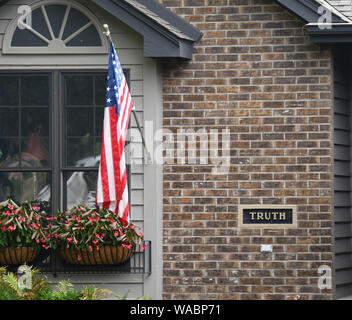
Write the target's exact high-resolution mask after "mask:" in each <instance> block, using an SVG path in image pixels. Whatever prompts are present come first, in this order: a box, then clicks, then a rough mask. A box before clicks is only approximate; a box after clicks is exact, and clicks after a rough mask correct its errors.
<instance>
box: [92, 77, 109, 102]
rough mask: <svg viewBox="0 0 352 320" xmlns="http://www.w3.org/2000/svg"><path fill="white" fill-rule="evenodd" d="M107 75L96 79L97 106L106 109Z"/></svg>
mask: <svg viewBox="0 0 352 320" xmlns="http://www.w3.org/2000/svg"><path fill="white" fill-rule="evenodd" d="M106 77H107V75H102V76H96V77H95V105H96V106H102V107H105V105H106V100H105V99H106V85H107V80H106Z"/></svg>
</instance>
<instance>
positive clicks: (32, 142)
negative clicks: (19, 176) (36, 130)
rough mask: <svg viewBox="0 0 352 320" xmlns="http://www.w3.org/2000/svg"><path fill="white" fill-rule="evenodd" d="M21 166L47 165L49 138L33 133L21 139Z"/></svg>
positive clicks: (38, 166)
mask: <svg viewBox="0 0 352 320" xmlns="http://www.w3.org/2000/svg"><path fill="white" fill-rule="evenodd" d="M21 150H22V154H21V157H22V162H21V167H22V168H25V167H31V168H40V167H47V166H48V165H49V152H48V151H49V139H48V138H41V137H40V136H39V135H38V134H33V135H31V137H30V138H29V139H22V140H21Z"/></svg>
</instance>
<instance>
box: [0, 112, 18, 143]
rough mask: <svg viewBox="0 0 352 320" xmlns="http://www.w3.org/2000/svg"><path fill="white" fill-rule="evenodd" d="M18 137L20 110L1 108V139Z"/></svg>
mask: <svg viewBox="0 0 352 320" xmlns="http://www.w3.org/2000/svg"><path fill="white" fill-rule="evenodd" d="M16 136H18V110H17V108H13V109H1V108H0V137H16Z"/></svg>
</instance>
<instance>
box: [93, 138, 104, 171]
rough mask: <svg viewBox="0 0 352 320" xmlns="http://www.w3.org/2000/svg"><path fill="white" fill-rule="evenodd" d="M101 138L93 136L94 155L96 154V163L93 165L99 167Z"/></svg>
mask: <svg viewBox="0 0 352 320" xmlns="http://www.w3.org/2000/svg"><path fill="white" fill-rule="evenodd" d="M102 139H103V138H102V137H97V138H95V146H94V148H95V150H94V151H95V156H96V160H97V161H96V163H95V166H96V167H99V165H100V156H101V147H102V144H103V140H102Z"/></svg>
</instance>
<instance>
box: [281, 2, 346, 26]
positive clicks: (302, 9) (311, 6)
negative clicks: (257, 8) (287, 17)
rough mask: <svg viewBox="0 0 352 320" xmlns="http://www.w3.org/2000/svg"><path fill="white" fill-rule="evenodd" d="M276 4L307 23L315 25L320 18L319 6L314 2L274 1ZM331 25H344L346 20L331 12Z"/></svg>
mask: <svg viewBox="0 0 352 320" xmlns="http://www.w3.org/2000/svg"><path fill="white" fill-rule="evenodd" d="M276 1H277V2H278V3H280V4H281V5H283V6H284V7H285V8H287V9H288V10H290V11H292V12H293V13H295V14H296V15H298V16H299V17H301V18H302V19H303V20H305V21H306V22H307V23H317V22H318V21H319V19H320V18H321V15H320V14H319V8H320V7H321V4H319V3H318V2H317V1H315V0H294V1H293V0H276ZM331 16H332V23H339V22H341V23H345V22H346V19H342V17H341V16H339V15H337V14H335V13H334V12H331Z"/></svg>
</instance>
